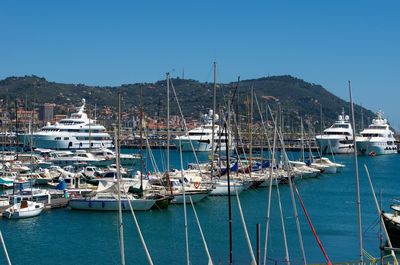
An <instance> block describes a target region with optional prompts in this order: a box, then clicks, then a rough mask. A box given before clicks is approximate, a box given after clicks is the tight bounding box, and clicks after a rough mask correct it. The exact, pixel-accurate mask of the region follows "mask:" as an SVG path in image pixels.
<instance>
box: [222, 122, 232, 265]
mask: <svg viewBox="0 0 400 265" xmlns="http://www.w3.org/2000/svg"><path fill="white" fill-rule="evenodd" d="M226 127H227V126H226V121H225V122H224V129H225V134H226V142H225V144H226V177H227V180H228V222H229V264H232V262H233V259H232V256H233V251H232V248H233V247H232V206H231V178H230V176H229V173H230V165H229V134H228V130H227V128H226Z"/></svg>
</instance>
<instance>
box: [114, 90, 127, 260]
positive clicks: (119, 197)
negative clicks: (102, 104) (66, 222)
mask: <svg viewBox="0 0 400 265" xmlns="http://www.w3.org/2000/svg"><path fill="white" fill-rule="evenodd" d="M116 129H117V130H116V135H115V149H116V164H117V188H118V225H119V240H120V252H121V264H122V265H125V247H124V225H123V223H122V205H121V168H120V150H119V141H120V139H119V137H120V130H121V92H119V93H118V124H117V128H116Z"/></svg>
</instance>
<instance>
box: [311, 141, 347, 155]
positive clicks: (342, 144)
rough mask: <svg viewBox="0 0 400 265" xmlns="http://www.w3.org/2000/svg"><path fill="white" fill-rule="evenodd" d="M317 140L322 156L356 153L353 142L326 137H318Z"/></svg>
mask: <svg viewBox="0 0 400 265" xmlns="http://www.w3.org/2000/svg"><path fill="white" fill-rule="evenodd" d="M315 140H316V142H317V145H318V147H319V150H321V153H322V154H351V153H354V145H353V143H352V140H348V139H344V138H340V139H339V138H326V137H317V138H316V139H315Z"/></svg>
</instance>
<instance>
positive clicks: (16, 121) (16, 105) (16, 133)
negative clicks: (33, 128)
mask: <svg viewBox="0 0 400 265" xmlns="http://www.w3.org/2000/svg"><path fill="white" fill-rule="evenodd" d="M18 127H19V126H18V104H17V101H16V100H15V145H16V146H15V150H16V155H17V157H16V158H17V160H18V146H19V143H18Z"/></svg>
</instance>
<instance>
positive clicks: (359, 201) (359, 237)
mask: <svg viewBox="0 0 400 265" xmlns="http://www.w3.org/2000/svg"><path fill="white" fill-rule="evenodd" d="M349 94H350V106H351V119H352V123H353V124H352V125H353V128H352V129H353V145H354V171H355V174H356V193H357V201H356V203H357V212H358V240H359V246H360V253H359V254H360V256H359V262H360V264H363V259H364V257H363V238H362V225H361V200H360V178H359V175H358V160H357V146H356V131H355V121H354V106H353V96H352V91H351V81H350V80H349Z"/></svg>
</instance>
